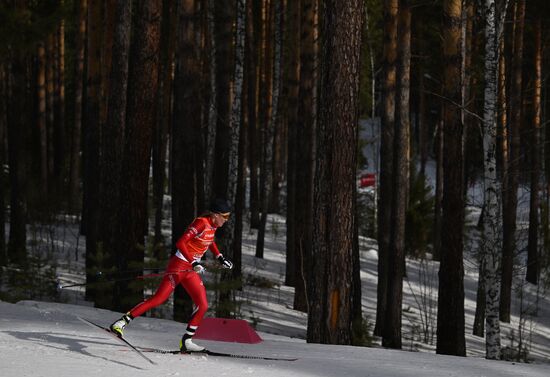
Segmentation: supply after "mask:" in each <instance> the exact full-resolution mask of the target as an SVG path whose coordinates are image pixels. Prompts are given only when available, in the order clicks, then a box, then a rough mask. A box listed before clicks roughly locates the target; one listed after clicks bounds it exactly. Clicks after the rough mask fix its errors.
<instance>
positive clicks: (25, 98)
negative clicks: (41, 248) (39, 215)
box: [6, 52, 30, 266]
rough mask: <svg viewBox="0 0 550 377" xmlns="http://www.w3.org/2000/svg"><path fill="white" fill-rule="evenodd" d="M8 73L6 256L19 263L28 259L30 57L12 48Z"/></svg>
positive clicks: (22, 263)
mask: <svg viewBox="0 0 550 377" xmlns="http://www.w3.org/2000/svg"><path fill="white" fill-rule="evenodd" d="M6 71H7V72H6V76H7V94H8V96H7V97H8V100H7V108H8V109H10V111H8V112H7V126H8V129H7V133H8V135H7V136H8V164H9V167H10V169H9V187H10V218H9V223H10V231H9V239H8V260H9V262H10V263H15V264H17V265H19V266H24V265H25V264H26V262H27V246H26V245H27V242H26V238H27V231H26V224H27V195H26V189H27V186H26V177H27V173H28V158H27V157H26V156H27V155H28V154H27V153H26V148H25V146H26V145H28V144H27V141H28V140H27V135H28V133H29V132H30V120H29V114H28V108H29V104H30V99H29V95H28V93H27V84H28V80H29V58H28V57H26V56H24V55H23V54H22V53H21V52H13V53H12V55H11V56H10V60H9V63H8V66H7V70H6Z"/></svg>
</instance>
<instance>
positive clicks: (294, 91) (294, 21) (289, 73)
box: [285, 1, 301, 287]
mask: <svg viewBox="0 0 550 377" xmlns="http://www.w3.org/2000/svg"><path fill="white" fill-rule="evenodd" d="M300 16H301V2H300V1H290V2H288V24H287V25H288V34H287V42H288V53H287V54H288V56H287V59H288V62H287V63H286V66H287V67H288V69H287V70H286V71H285V73H286V79H285V83H286V85H287V86H288V88H287V93H288V96H287V122H288V135H287V136H288V137H287V143H288V145H287V165H286V174H287V184H286V199H287V201H286V264H285V285H288V286H291V287H294V286H295V285H296V276H298V274H297V273H296V267H297V266H296V247H295V246H296V239H295V237H296V223H297V221H296V217H295V216H296V215H295V211H296V193H297V191H298V185H297V180H296V174H297V164H298V161H297V160H296V155H297V150H298V143H297V140H296V137H297V129H298V127H300V125H299V124H298V101H299V96H298V94H299V90H300V85H299V83H300V33H301V31H300V30H301V29H300Z"/></svg>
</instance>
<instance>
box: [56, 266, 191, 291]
mask: <svg viewBox="0 0 550 377" xmlns="http://www.w3.org/2000/svg"><path fill="white" fill-rule="evenodd" d="M180 272H194V270H176V271H171V272H162V273H152V274H145V275H138V276H136V277H130V278H120V279H111V280H104V281H94V282H86V283H77V284H69V285H61V284H58V285H57V288H58V289H65V288H72V287H84V286H88V285H92V284H100V283H116V282H119V281H128V280H134V279H150V278H155V277H161V276H165V275H172V274H177V273H180Z"/></svg>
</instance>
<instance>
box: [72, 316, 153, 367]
mask: <svg viewBox="0 0 550 377" xmlns="http://www.w3.org/2000/svg"><path fill="white" fill-rule="evenodd" d="M77 318H78V319H79V320H81V321H82V322H84V323H85V324H87V325H88V326H90V327H93V328H95V329H99V330H102V331H103V332H106V333H108V334H109V335H111V336H112V337H113V338H116V339H118V340H119V341H120V342H121V343H123V344H124V345H125V346H127V347H129V348H130V349H131V350H132V351H135V352H136V353H137V354H138V355H139V356H141V357H143V358H144V359H145V360H147V361H148V362H150V363H151V364H153V365H156V363H155V362H154V361H153V360H151V359H150V358H148V357H147V356H145V355H144V354H143V352H142V351H140V350H139V349H138V348H137V347H135V346H134V345H133V344H131V343H130V342H128V341H127V340H126V339H124V338H122V337H120V336H118V335H117V334H115V333H114V332H112V331H111V330H110V329H108V328H106V327H103V326H101V325H98V324H97V323H95V322H92V321H90V320H89V319H86V318H82V317H79V316H77Z"/></svg>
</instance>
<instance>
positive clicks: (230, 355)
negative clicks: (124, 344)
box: [139, 347, 298, 361]
mask: <svg viewBox="0 0 550 377" xmlns="http://www.w3.org/2000/svg"><path fill="white" fill-rule="evenodd" d="M139 350H140V351H142V352H154V353H161V354H171V355H208V356H219V357H231V358H234V359H253V360H270V361H296V360H298V358H285V357H269V356H253V355H239V354H233V353H225V352H215V351H210V350H204V351H199V352H185V353H182V352H181V351H179V350H177V351H176V350H162V349H157V348H145V347H139Z"/></svg>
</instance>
